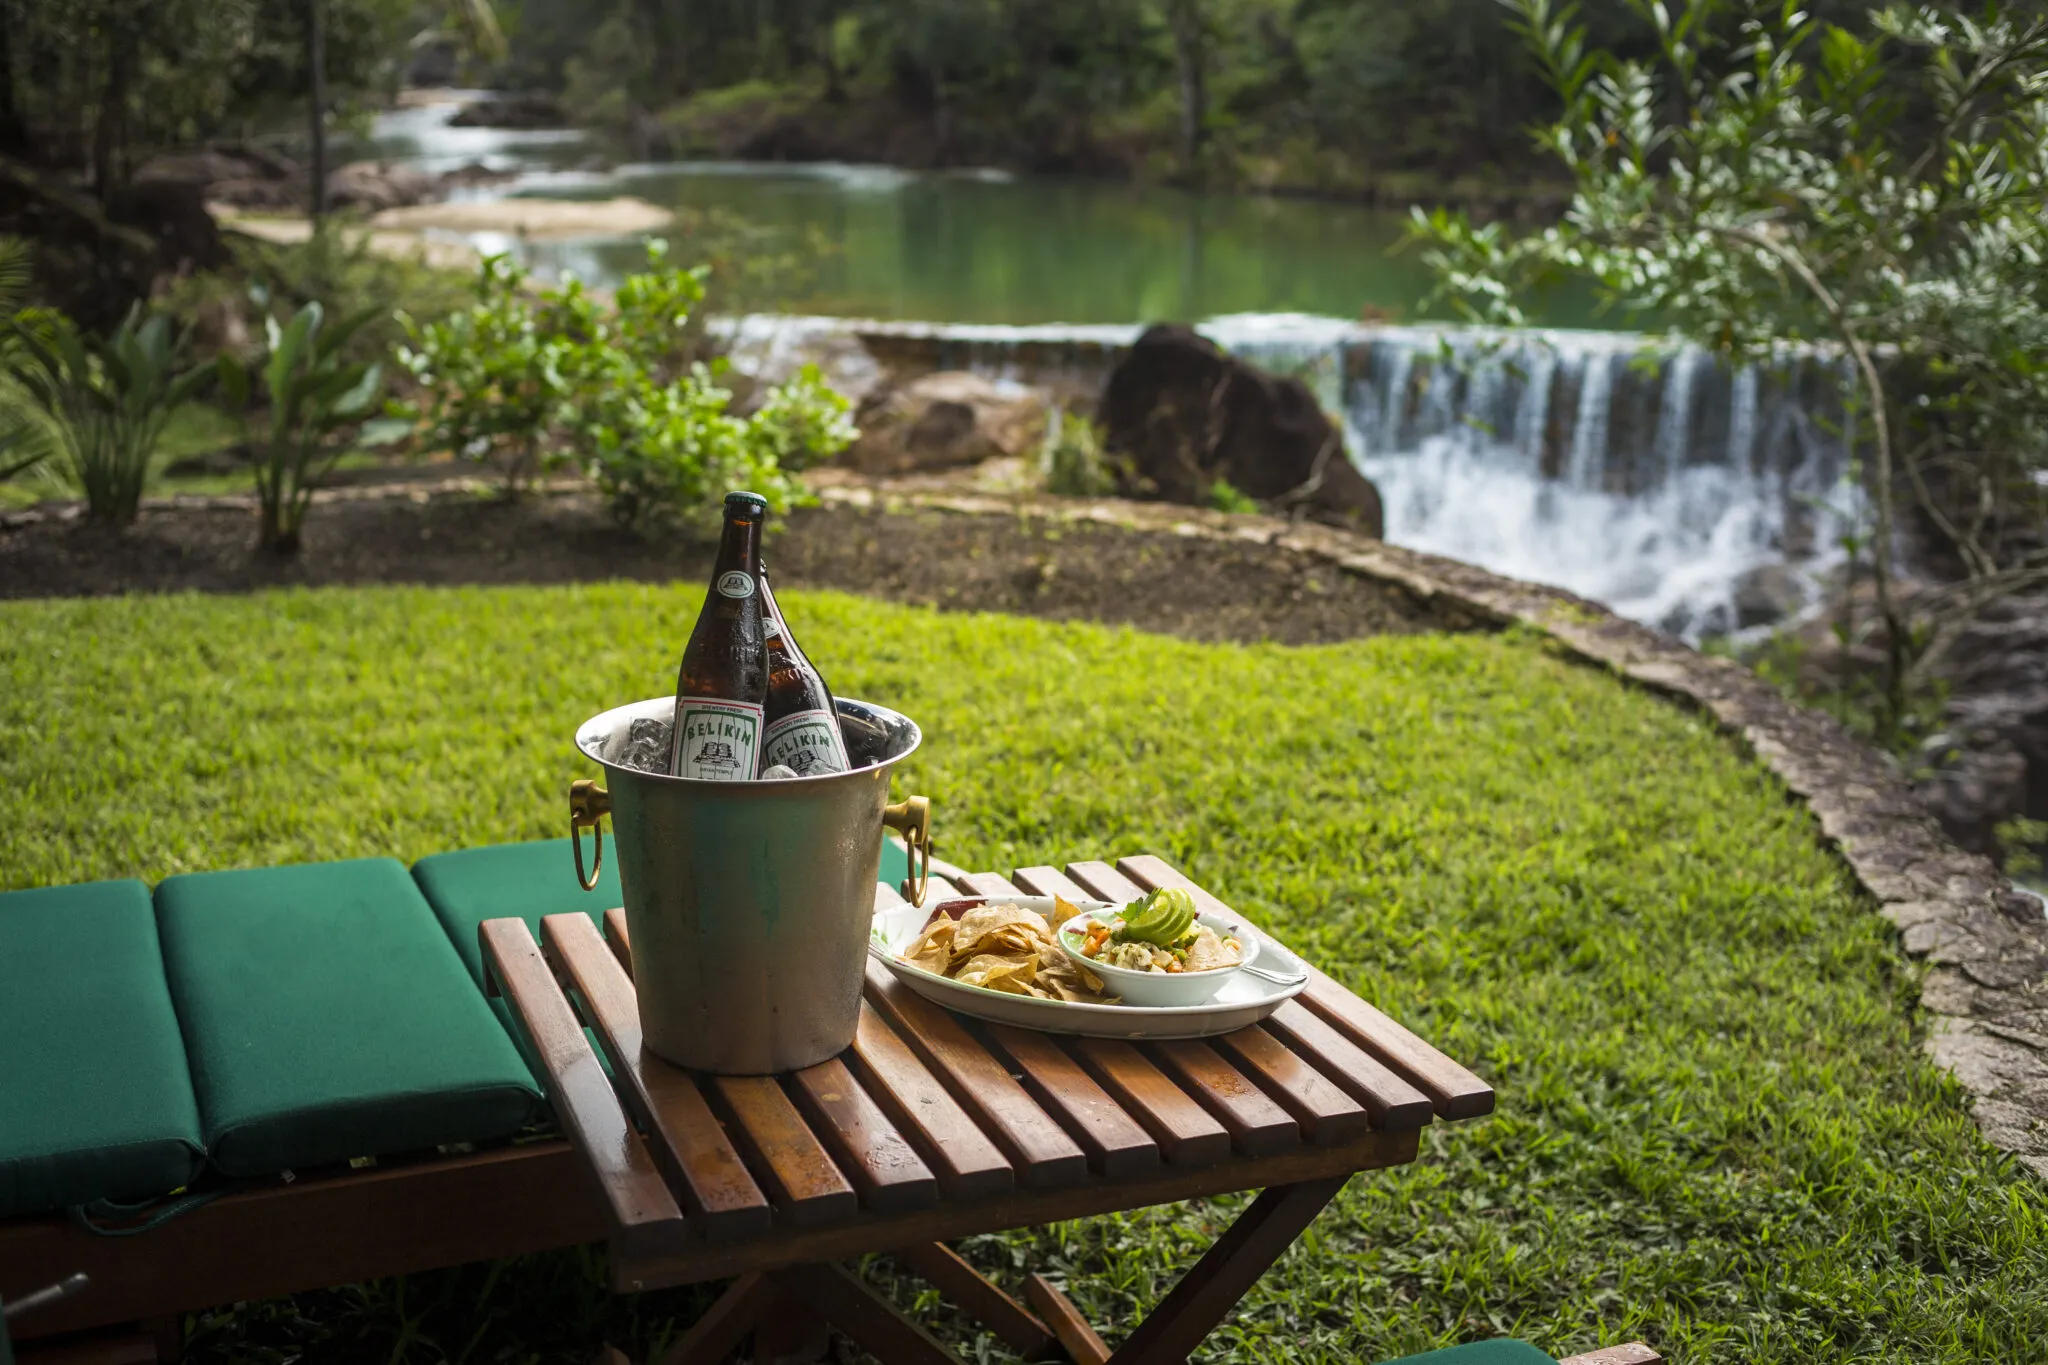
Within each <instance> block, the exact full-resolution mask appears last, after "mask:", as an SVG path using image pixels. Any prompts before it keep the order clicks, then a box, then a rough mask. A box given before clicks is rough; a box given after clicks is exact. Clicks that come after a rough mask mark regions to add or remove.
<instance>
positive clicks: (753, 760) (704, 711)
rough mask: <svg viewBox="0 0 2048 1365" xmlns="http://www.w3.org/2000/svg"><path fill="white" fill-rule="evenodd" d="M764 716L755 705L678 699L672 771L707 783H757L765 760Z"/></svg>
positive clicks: (716, 699) (709, 698)
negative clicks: (758, 769)
mask: <svg viewBox="0 0 2048 1365" xmlns="http://www.w3.org/2000/svg"><path fill="white" fill-rule="evenodd" d="M761 715H762V711H761V708H760V707H759V706H757V705H754V704H753V703H751V702H744V701H726V700H724V699H723V698H719V697H679V698H677V699H676V734H675V752H674V762H672V763H671V764H670V765H669V771H670V772H672V773H674V774H675V775H676V776H677V777H694V778H698V779H700V780H702V781H705V782H751V781H753V780H754V773H755V771H756V766H755V765H756V764H757V763H758V762H759V761H760V757H761Z"/></svg>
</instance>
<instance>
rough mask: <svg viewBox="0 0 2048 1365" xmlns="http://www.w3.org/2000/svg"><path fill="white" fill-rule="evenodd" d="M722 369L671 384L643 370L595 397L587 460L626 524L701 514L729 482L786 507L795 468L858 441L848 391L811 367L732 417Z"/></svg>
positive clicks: (586, 426)
mask: <svg viewBox="0 0 2048 1365" xmlns="http://www.w3.org/2000/svg"><path fill="white" fill-rule="evenodd" d="M718 373H719V367H718V366H714V365H703V364H699V365H693V366H692V367H691V368H690V370H689V371H688V372H687V373H685V374H683V375H682V376H680V377H678V378H676V379H674V380H672V381H670V382H667V383H661V382H657V381H656V380H654V379H652V378H650V377H649V376H648V375H646V374H645V373H642V374H639V375H635V376H633V377H632V379H631V381H630V382H629V383H628V384H627V385H625V386H622V387H620V388H616V389H612V390H609V391H606V392H605V393H603V394H602V395H600V396H599V397H598V398H597V399H596V400H595V401H594V402H593V403H592V404H591V405H590V408H589V416H588V418H587V419H586V420H585V422H584V423H583V425H582V427H581V433H580V434H581V435H582V436H583V437H584V438H585V439H584V442H583V445H582V452H583V460H584V467H585V469H586V471H587V472H588V473H589V475H590V477H591V478H592V479H593V480H594V481H595V482H596V484H597V486H598V487H599V488H600V489H602V490H603V491H604V493H605V494H606V496H608V497H609V498H610V499H611V503H612V510H613V512H614V513H615V514H616V515H617V516H618V518H619V520H620V521H621V522H623V523H624V524H626V525H629V526H634V527H638V528H642V529H645V528H648V527H649V526H651V525H653V524H655V523H658V522H660V521H663V520H669V519H678V518H680V519H683V520H685V521H688V520H692V519H698V520H701V519H703V518H706V517H709V516H710V515H711V514H712V513H713V512H714V511H715V509H716V508H717V506H718V502H719V499H720V498H721V497H723V496H724V494H725V492H726V490H728V489H731V488H750V489H752V490H753V491H755V492H757V493H759V494H761V495H762V496H763V497H765V498H767V499H768V505H769V506H770V507H772V508H774V509H775V510H777V511H782V510H784V509H786V508H787V507H788V506H789V505H790V503H791V502H793V501H795V500H796V498H797V496H798V495H799V494H800V492H801V488H800V485H799V484H798V482H797V481H796V479H795V477H794V476H795V474H796V472H797V471H798V470H800V469H802V468H803V467H804V466H806V465H808V464H811V463H814V462H815V461H817V460H820V459H824V458H827V457H829V456H831V455H834V454H836V453H838V452H839V451H841V450H843V449H845V448H846V447H847V446H848V445H850V444H851V443H852V441H853V437H854V434H855V433H854V428H853V424H852V423H851V422H850V421H849V420H848V419H847V416H846V409H847V403H846V399H845V398H843V397H841V396H840V395H839V394H837V393H835V392H833V391H832V389H831V388H830V387H828V386H827V385H826V384H825V382H824V379H823V378H822V377H821V376H820V375H819V374H818V372H817V369H816V368H815V367H813V366H806V367H805V368H804V371H803V372H802V373H801V374H799V375H798V376H797V377H796V378H795V379H793V380H791V381H790V382H789V383H787V384H784V385H781V386H780V387H778V388H775V389H772V390H770V391H769V393H768V398H767V401H766V402H764V403H762V405H761V406H760V407H759V408H758V409H757V410H755V412H754V414H753V415H752V416H751V417H739V416H736V415H734V413H733V412H732V411H731V402H732V392H731V390H729V389H726V388H724V387H721V386H720V385H719V383H718V382H717V376H718Z"/></svg>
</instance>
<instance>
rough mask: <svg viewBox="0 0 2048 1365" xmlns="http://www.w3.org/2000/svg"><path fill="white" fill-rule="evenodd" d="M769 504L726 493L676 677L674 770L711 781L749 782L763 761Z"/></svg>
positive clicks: (753, 496) (755, 497)
mask: <svg viewBox="0 0 2048 1365" xmlns="http://www.w3.org/2000/svg"><path fill="white" fill-rule="evenodd" d="M767 513H768V502H767V499H765V498H763V497H761V496H760V495H759V494H756V493H728V494H726V495H725V535H724V538H723V539H722V540H720V541H719V544H718V562H717V564H716V565H714V566H713V567H712V570H711V590H710V591H709V592H708V593H706V594H705V596H704V608H703V610H702V611H700V612H698V613H697V626H696V628H695V629H694V630H692V631H691V632H690V643H689V644H688V645H687V646H685V647H684V649H683V666H682V669H681V671H680V672H679V673H678V674H677V675H676V722H675V733H674V736H673V737H672V738H671V740H670V744H671V745H672V748H671V750H670V754H669V771H670V772H671V773H673V774H675V775H676V776H677V777H695V778H701V779H703V780H705V781H710V782H751V781H753V780H754V774H755V772H756V771H757V769H758V767H759V764H760V758H761V730H762V727H763V724H764V720H763V713H764V706H763V704H764V703H765V702H766V700H767V697H768V667H767V660H766V657H765V650H764V646H763V642H762V623H763V621H764V620H765V619H766V618H765V615H764V614H763V612H762V610H761V520H762V518H763V517H765V516H766V515H767Z"/></svg>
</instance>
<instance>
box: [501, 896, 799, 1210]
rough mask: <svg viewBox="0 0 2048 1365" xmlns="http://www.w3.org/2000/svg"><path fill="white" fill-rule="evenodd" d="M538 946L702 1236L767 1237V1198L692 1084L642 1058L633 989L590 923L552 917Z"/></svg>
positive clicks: (645, 1054)
mask: <svg viewBox="0 0 2048 1365" xmlns="http://www.w3.org/2000/svg"><path fill="white" fill-rule="evenodd" d="M541 941H542V944H543V949H544V952H545V953H546V955H547V957H548V958H549V959H550V960H552V961H553V962H554V964H555V968H556V974H557V976H559V977H562V978H564V979H565V980H566V983H567V984H569V985H571V986H572V987H573V988H574V990H575V993H576V995H577V996H580V997H581V998H582V1000H583V1005H584V1009H585V1010H586V1012H587V1013H588V1015H589V1020H590V1023H591V1026H592V1027H593V1028H595V1029H596V1030H597V1034H598V1037H599V1039H600V1040H602V1042H603V1044H604V1048H605V1051H606V1052H607V1053H608V1054H609V1055H610V1056H611V1060H612V1075H613V1077H614V1091H615V1093H616V1092H617V1090H618V1089H619V1087H618V1086H617V1084H616V1083H617V1081H619V1080H623V1081H624V1082H625V1085H624V1087H623V1090H624V1098H625V1099H626V1102H627V1103H628V1105H629V1106H630V1107H631V1108H632V1109H633V1111H634V1113H635V1115H636V1116H637V1117H638V1118H639V1120H640V1124H641V1126H642V1127H643V1128H645V1129H646V1130H647V1132H648V1133H649V1134H650V1136H651V1137H652V1138H653V1141H651V1142H650V1143H649V1144H648V1146H649V1147H650V1148H651V1149H652V1151H653V1154H654V1158H655V1161H656V1164H657V1165H659V1166H661V1168H662V1173H663V1174H664V1175H666V1176H667V1177H668V1180H669V1187H670V1188H671V1189H673V1190H675V1191H677V1192H678V1193H680V1194H681V1195H682V1197H683V1201H684V1203H685V1204H687V1205H688V1206H689V1211H690V1214H691V1216H692V1217H693V1218H695V1219H696V1220H697V1223H698V1226H699V1227H700V1228H701V1229H702V1230H703V1233H704V1235H705V1236H706V1237H707V1238H710V1239H711V1240H714V1241H717V1240H722V1239H725V1238H733V1237H750V1236H754V1235H757V1234H759V1233H762V1232H766V1231H767V1230H768V1228H769V1226H770V1225H771V1224H772V1223H773V1222H774V1215H773V1213H772V1212H771V1211H770V1209H769V1207H768V1198H767V1196H766V1195H764V1194H762V1193H761V1188H760V1186H758V1185H756V1184H755V1183H754V1178H753V1177H752V1176H750V1175H748V1174H747V1167H746V1163H745V1162H743V1161H742V1160H741V1159H740V1154H739V1152H738V1151H737V1150H736V1149H735V1148H734V1147H733V1145H732V1140H731V1139H730V1138H728V1137H727V1136H726V1133H725V1129H724V1128H723V1127H722V1126H721V1125H720V1124H719V1122H718V1117H717V1115H715V1114H713V1113H712V1112H711V1106H710V1105H708V1104H706V1103H705V1102H704V1096H703V1095H702V1094H701V1093H700V1092H699V1091H698V1089H697V1083H696V1082H695V1081H693V1080H691V1079H690V1077H689V1075H688V1074H687V1073H686V1072H684V1071H682V1070H681V1069H680V1068H678V1067H675V1066H672V1065H670V1064H669V1063H668V1062H665V1061H663V1060H662V1059H661V1058H659V1057H657V1056H655V1055H654V1054H653V1053H652V1052H649V1051H648V1050H647V1048H646V1046H645V1043H644V1041H643V1039H642V1037H641V1033H640V1008H639V1002H638V1001H637V1000H636V999H635V998H634V994H633V983H632V982H630V981H628V980H627V979H626V974H625V972H624V971H623V970H622V969H621V968H620V966H619V963H618V959H617V958H615V957H613V956H612V954H611V953H610V952H609V951H607V949H606V947H605V943H604V940H603V939H601V938H600V937H599V936H598V932H597V927H596V926H595V925H593V924H592V923H591V922H590V917H589V916H587V915H585V914H582V913H581V912H577V911H572V912H570V913H568V914H564V915H549V916H547V917H546V918H545V919H543V920H542V921H541Z"/></svg>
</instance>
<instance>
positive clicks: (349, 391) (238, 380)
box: [219, 302, 384, 555]
mask: <svg viewBox="0 0 2048 1365" xmlns="http://www.w3.org/2000/svg"><path fill="white" fill-rule="evenodd" d="M326 316H327V315H326V311H325V310H324V309H322V308H321V306H320V305H319V304H318V303H317V302H315V303H307V304H302V305H301V306H300V308H299V310H298V311H297V312H296V313H294V314H293V315H292V317H291V319H290V321H288V322H285V323H284V324H282V325H280V324H279V323H278V321H277V319H276V318H274V317H269V316H266V317H265V318H264V320H263V338H264V353H263V355H262V357H261V361H260V365H259V367H258V368H257V377H258V378H260V380H261V382H262V385H263V390H264V394H265V396H266V397H267V399H268V402H269V413H268V419H267V421H266V423H265V426H264V431H263V435H262V437H261V438H260V441H259V445H260V454H259V456H258V458H257V461H256V471H255V473H256V497H257V507H258V509H259V511H260V513H261V516H262V530H261V536H260V543H261V545H262V547H263V548H264V549H265V550H268V551H270V552H271V553H273V554H283V555H288V554H295V553H297V552H298V549H299V543H300V534H301V531H302V530H303V528H304V526H305V524H306V512H307V509H308V508H310V507H311V506H312V503H313V490H314V488H316V487H317V486H318V485H319V482H320V478H321V476H323V475H324V474H326V472H327V470H328V469H329V468H330V467H331V466H332V465H333V463H334V461H335V459H336V458H337V457H338V456H339V455H340V454H341V453H342V451H343V450H344V449H346V447H345V445H343V444H342V443H341V442H338V441H336V440H334V439H333V438H334V435H335V433H336V432H338V431H340V430H342V429H344V428H347V427H352V426H355V425H356V424H358V423H360V422H362V421H363V420H364V419H365V418H367V417H369V416H370V415H371V414H372V413H373V412H375V411H376V406H377V396H378V393H379V391H380V389H381V387H382V385H383V379H384V374H383V366H382V364H381V363H379V362H376V361H371V362H368V363H365V362H363V361H360V360H355V361H352V360H349V359H348V358H347V356H346V354H345V352H346V349H347V347H348V343H349V339H350V338H351V337H353V336H355V334H356V333H357V332H359V331H361V330H362V328H363V327H364V326H365V325H366V324H368V323H369V322H370V321H371V320H372V319H373V318H375V317H377V316H378V313H377V312H375V311H369V310H366V311H364V312H360V313H357V314H355V315H354V316H352V317H348V318H344V319H343V320H342V321H341V322H339V323H336V324H334V325H333V326H327V325H326ZM219 368H220V375H221V384H222V387H223V388H224V389H225V390H226V391H227V394H228V397H229V399H230V400H231V401H232V402H234V404H235V405H236V406H237V407H242V406H246V404H247V403H248V401H249V391H250V387H251V385H250V367H249V366H246V365H244V364H243V363H242V361H241V360H240V359H239V358H237V357H235V356H232V355H226V354H223V355H222V356H221V357H220V360H219Z"/></svg>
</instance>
